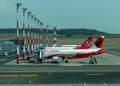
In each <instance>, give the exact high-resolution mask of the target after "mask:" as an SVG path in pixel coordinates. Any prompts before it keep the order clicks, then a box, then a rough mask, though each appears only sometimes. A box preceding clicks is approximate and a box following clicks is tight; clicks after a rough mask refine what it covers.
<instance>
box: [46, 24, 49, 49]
mask: <svg viewBox="0 0 120 86" xmlns="http://www.w3.org/2000/svg"><path fill="white" fill-rule="evenodd" d="M48 27H49V25H47V26H46V47H48Z"/></svg>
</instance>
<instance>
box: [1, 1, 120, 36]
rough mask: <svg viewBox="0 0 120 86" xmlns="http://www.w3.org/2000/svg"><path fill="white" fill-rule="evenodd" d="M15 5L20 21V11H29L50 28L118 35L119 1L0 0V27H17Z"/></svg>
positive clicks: (119, 28)
mask: <svg viewBox="0 0 120 86" xmlns="http://www.w3.org/2000/svg"><path fill="white" fill-rule="evenodd" d="M17 2H20V3H22V6H21V7H20V8H19V19H20V20H19V21H20V22H22V19H23V16H22V8H28V11H31V12H32V14H33V15H35V16H36V17H37V18H38V19H40V21H41V22H43V23H44V27H45V26H46V25H49V28H50V29H52V27H53V26H55V27H57V29H61V28H88V29H96V30H99V31H104V32H108V33H115V34H120V0H0V28H15V27H16V3H17ZM26 16H27V13H26ZM26 19H27V17H26ZM26 22H27V20H26ZM20 27H22V25H21V26H20Z"/></svg>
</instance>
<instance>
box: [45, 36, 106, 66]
mask: <svg viewBox="0 0 120 86" xmlns="http://www.w3.org/2000/svg"><path fill="white" fill-rule="evenodd" d="M103 41H104V36H100V37H99V38H98V39H97V40H96V41H95V42H94V45H93V46H91V47H90V48H88V47H86V49H85V48H84V47H83V46H82V45H81V46H82V47H81V48H80V47H78V46H77V47H75V48H71V49H66V50H65V49H54V48H53V49H51V50H45V51H44V52H43V57H44V58H43V59H52V60H53V61H54V62H59V61H64V60H65V62H66V63H68V59H78V58H86V57H90V58H91V60H90V64H95V63H96V64H97V60H96V58H95V57H94V55H98V54H101V53H104V52H105V51H104V50H103V49H102V44H103Z"/></svg>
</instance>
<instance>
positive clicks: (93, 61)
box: [89, 56, 97, 64]
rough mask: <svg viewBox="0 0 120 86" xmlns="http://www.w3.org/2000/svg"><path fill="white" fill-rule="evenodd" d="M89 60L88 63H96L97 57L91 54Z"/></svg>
mask: <svg viewBox="0 0 120 86" xmlns="http://www.w3.org/2000/svg"><path fill="white" fill-rule="evenodd" d="M90 58H91V60H90V62H89V63H90V64H97V59H96V58H95V57H93V56H90Z"/></svg>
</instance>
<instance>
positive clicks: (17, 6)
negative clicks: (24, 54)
mask: <svg viewBox="0 0 120 86" xmlns="http://www.w3.org/2000/svg"><path fill="white" fill-rule="evenodd" d="M21 5H22V4H21V3H16V30H17V34H16V46H17V55H16V64H20V47H19V21H18V13H19V7H20V6H21Z"/></svg>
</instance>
